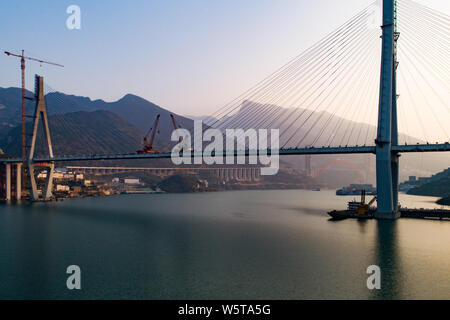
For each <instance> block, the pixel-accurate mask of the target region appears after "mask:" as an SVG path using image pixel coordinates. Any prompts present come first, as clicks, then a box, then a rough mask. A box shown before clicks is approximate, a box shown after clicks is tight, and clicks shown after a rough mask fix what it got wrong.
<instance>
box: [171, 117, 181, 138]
mask: <svg viewBox="0 0 450 320" xmlns="http://www.w3.org/2000/svg"><path fill="white" fill-rule="evenodd" d="M170 119H172V124H173V129H174V130H175V132H176V133H177V135H178V131H177V130H178V128H177V123H176V121H175V117H174V116H173V114H170ZM178 142H181V137H180V136H178Z"/></svg>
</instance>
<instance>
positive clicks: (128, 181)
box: [123, 178, 141, 185]
mask: <svg viewBox="0 0 450 320" xmlns="http://www.w3.org/2000/svg"><path fill="white" fill-rule="evenodd" d="M123 182H124V183H125V184H134V185H136V184H140V183H141V181H140V180H139V179H131V178H130V179H124V180H123Z"/></svg>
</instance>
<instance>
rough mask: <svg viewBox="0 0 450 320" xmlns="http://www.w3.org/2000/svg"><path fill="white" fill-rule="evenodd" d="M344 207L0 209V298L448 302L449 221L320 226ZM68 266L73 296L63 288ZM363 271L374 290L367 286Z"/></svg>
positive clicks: (311, 199)
mask: <svg viewBox="0 0 450 320" xmlns="http://www.w3.org/2000/svg"><path fill="white" fill-rule="evenodd" d="M350 199H351V198H342V197H336V196H335V195H334V191H322V192H314V191H304V190H290V191H285V190H283V191H239V192H222V193H202V194H158V195H126V196H116V197H109V198H91V199H79V200H70V201H65V202H58V203H50V204H35V205H29V206H6V205H1V206H0V298H13V299H16V298H27V299H28V298H32V299H35V298H44V299H53V298H59V299H78V298H87V299H92V298H100V299H104V298H125V299H141V298H146V299H313V298H314V299H316V298H318V299H336V298H337V299H365V298H370V299H372V298H374V299H380V298H381V299H404V298H413V299H422V298H424V299H429V298H445V299H450V222H445V221H444V222H440V221H422V220H408V219H401V220H399V221H396V222H377V221H365V222H358V221H356V220H346V221H340V222H333V221H329V219H328V216H327V215H326V211H327V210H329V209H331V208H344V207H345V205H346V201H348V200H350ZM434 200H435V199H433V198H424V197H413V196H406V195H402V196H401V202H402V204H403V205H404V206H410V207H434V204H433V201H434ZM72 264H75V265H79V266H80V267H81V270H82V271H81V272H82V274H81V276H82V290H80V291H69V290H68V289H67V288H66V279H67V274H66V268H67V266H69V265H72ZM373 264H375V265H379V266H380V268H381V270H382V284H381V285H382V289H381V290H376V291H370V290H368V289H367V287H366V279H367V276H368V275H367V274H366V268H367V267H368V266H369V265H373Z"/></svg>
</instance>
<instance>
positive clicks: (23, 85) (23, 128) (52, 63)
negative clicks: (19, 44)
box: [5, 50, 64, 165]
mask: <svg viewBox="0 0 450 320" xmlns="http://www.w3.org/2000/svg"><path fill="white" fill-rule="evenodd" d="M24 53H25V52H24V50H22V54H14V53H11V52H8V51H5V54H6V55H7V56H13V57H16V58H20V62H21V64H20V68H21V70H22V161H23V163H24V165H25V161H26V157H27V155H26V149H25V148H26V140H25V99H26V98H25V60H31V61H36V62H39V63H41V64H42V63H45V64H51V65H54V66H58V67H64V66H63V65H61V64H58V63H54V62H49V61H44V60H40V59H36V58H31V57H26V56H25V54H24Z"/></svg>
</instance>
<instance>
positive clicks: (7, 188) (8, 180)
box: [5, 163, 11, 201]
mask: <svg viewBox="0 0 450 320" xmlns="http://www.w3.org/2000/svg"><path fill="white" fill-rule="evenodd" d="M5 171H6V172H5V177H6V178H5V200H6V201H11V164H10V163H7V164H6V165H5Z"/></svg>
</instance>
